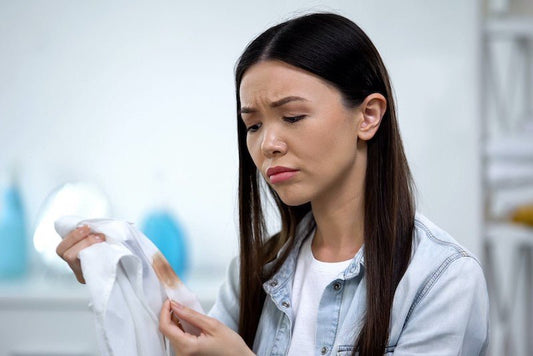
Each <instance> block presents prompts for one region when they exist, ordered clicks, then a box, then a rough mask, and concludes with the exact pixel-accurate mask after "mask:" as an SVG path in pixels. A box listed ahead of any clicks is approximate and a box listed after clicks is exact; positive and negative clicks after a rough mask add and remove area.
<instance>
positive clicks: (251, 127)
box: [246, 124, 261, 132]
mask: <svg viewBox="0 0 533 356" xmlns="http://www.w3.org/2000/svg"><path fill="white" fill-rule="evenodd" d="M260 126H261V124H257V125H252V126H250V127H247V128H246V131H247V132H255V131H257V129H259V127H260Z"/></svg>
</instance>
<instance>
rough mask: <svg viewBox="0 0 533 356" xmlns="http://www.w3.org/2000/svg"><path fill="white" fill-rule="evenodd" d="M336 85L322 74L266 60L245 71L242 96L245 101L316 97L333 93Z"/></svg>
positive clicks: (242, 102)
mask: <svg viewBox="0 0 533 356" xmlns="http://www.w3.org/2000/svg"><path fill="white" fill-rule="evenodd" d="M335 91H336V89H335V88H333V87H332V86H331V85H329V84H328V83H327V82H326V81H324V80H323V79H321V78H320V77H318V76H316V75H314V74H312V73H310V72H307V71H305V70H303V69H300V68H297V67H294V66H292V65H290V64H287V63H284V62H281V61H274V60H268V61H262V62H258V63H256V64H254V65H252V66H251V67H250V68H249V69H248V70H247V71H246V73H245V74H244V76H243V78H242V81H241V86H240V88H239V96H240V99H241V105H243V106H245V105H252V104H254V103H256V102H257V101H262V100H268V101H276V100H279V99H281V98H283V97H286V96H289V95H295V96H301V97H305V98H306V99H308V100H312V99H313V98H314V97H319V96H321V95H325V94H329V95H331V94H332V93H333V92H335Z"/></svg>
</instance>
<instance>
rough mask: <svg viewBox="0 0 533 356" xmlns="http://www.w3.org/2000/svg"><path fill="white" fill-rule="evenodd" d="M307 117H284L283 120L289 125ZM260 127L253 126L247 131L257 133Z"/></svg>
mask: <svg viewBox="0 0 533 356" xmlns="http://www.w3.org/2000/svg"><path fill="white" fill-rule="evenodd" d="M304 117H305V115H298V116H283V120H285V121H286V122H288V123H289V124H294V123H296V122H298V121H300V120H302V119H303V118H304ZM258 126H259V125H252V126H250V127H248V128H247V129H246V131H247V132H255V131H257V130H258V129H259V127H258Z"/></svg>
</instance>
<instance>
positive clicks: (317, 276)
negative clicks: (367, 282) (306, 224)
mask: <svg viewBox="0 0 533 356" xmlns="http://www.w3.org/2000/svg"><path fill="white" fill-rule="evenodd" d="M313 238H314V235H313ZM313 238H308V239H307V240H306V241H304V242H303V244H302V247H301V248H300V252H299V255H298V261H297V264H296V271H295V274H294V281H293V284H292V300H291V302H292V307H293V310H294V313H295V319H294V327H293V330H292V339H291V345H290V347H289V353H288V355H289V356H296V355H313V354H314V347H315V339H316V321H317V315H318V306H319V304H320V299H321V298H322V293H323V292H324V290H325V289H326V287H327V286H328V285H329V284H330V283H331V282H332V281H333V280H335V279H336V278H337V277H338V276H339V274H340V273H341V272H343V271H344V270H345V269H346V268H347V267H348V265H349V264H350V262H351V259H349V260H346V261H342V262H321V261H318V260H317V259H315V257H314V256H313V252H312V251H311V242H312V241H313Z"/></svg>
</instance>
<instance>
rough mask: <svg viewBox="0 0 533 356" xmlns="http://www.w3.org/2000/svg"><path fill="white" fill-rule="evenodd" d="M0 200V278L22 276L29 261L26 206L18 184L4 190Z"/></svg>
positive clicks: (10, 185)
mask: <svg viewBox="0 0 533 356" xmlns="http://www.w3.org/2000/svg"><path fill="white" fill-rule="evenodd" d="M1 198H2V200H1V202H0V279H11V278H16V277H21V276H23V275H24V274H25V273H26V270H27V267H28V266H27V263H28V253H27V241H26V226H25V217H24V207H23V204H22V199H21V196H20V192H19V189H18V187H17V185H16V184H13V183H12V184H9V185H8V186H7V188H5V189H4V190H3V191H2V197H1Z"/></svg>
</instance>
